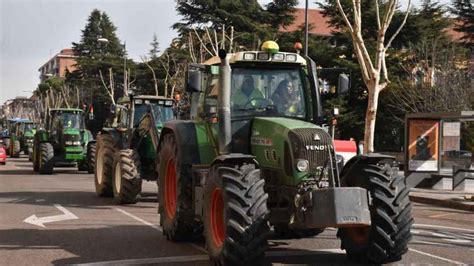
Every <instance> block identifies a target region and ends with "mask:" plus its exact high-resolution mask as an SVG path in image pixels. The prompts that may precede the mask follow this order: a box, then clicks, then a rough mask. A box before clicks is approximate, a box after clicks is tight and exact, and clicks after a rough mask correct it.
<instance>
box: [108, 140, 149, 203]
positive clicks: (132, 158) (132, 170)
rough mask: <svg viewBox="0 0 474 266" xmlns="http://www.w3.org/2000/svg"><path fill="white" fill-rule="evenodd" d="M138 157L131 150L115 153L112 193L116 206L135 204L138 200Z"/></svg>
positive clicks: (139, 182) (140, 181) (139, 186)
mask: <svg viewBox="0 0 474 266" xmlns="http://www.w3.org/2000/svg"><path fill="white" fill-rule="evenodd" d="M140 166H141V163H140V156H139V155H138V153H137V152H135V151H134V150H131V149H127V150H119V151H117V152H116V153H115V160H114V178H113V179H112V183H113V192H114V199H115V202H117V203H118V204H135V203H137V202H138V201H139V200H140V192H141V190H142V179H141V178H140V170H139V169H140Z"/></svg>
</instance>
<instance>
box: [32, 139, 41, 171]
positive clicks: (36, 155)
mask: <svg viewBox="0 0 474 266" xmlns="http://www.w3.org/2000/svg"><path fill="white" fill-rule="evenodd" d="M39 150H40V148H39V144H36V143H35V146H34V147H33V155H32V159H33V172H35V173H36V172H38V171H39V165H40V163H39V161H40V152H39Z"/></svg>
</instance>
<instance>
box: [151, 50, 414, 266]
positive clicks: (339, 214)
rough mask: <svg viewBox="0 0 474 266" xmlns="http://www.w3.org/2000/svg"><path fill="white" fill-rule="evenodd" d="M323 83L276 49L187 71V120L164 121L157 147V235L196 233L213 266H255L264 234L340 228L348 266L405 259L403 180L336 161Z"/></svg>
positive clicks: (390, 171) (407, 210) (381, 161)
mask: <svg viewBox="0 0 474 266" xmlns="http://www.w3.org/2000/svg"><path fill="white" fill-rule="evenodd" d="M341 84H344V83H343V82H341ZM318 86H319V85H318V78H317V73H316V64H315V63H314V61H313V60H311V59H310V58H308V57H303V56H301V55H299V54H297V53H287V52H279V48H278V45H277V44H276V43H275V42H265V43H264V44H263V46H262V51H248V52H237V53H233V54H227V53H226V52H225V51H222V50H221V51H220V52H219V57H215V58H212V59H210V60H208V61H207V62H206V63H204V64H193V65H190V66H189V69H188V72H187V91H188V92H189V93H191V94H192V100H191V102H192V103H191V104H192V106H191V118H192V119H193V120H191V121H180V120H175V121H170V122H167V123H165V126H164V128H163V129H162V132H161V136H160V142H159V146H158V154H159V155H158V167H159V174H158V175H159V179H158V187H159V203H160V204H159V214H160V224H161V226H162V231H163V234H164V235H165V236H166V237H167V238H168V239H170V240H186V239H190V238H193V237H196V235H199V234H201V233H202V234H203V236H204V238H205V241H206V247H207V250H208V253H209V255H210V258H211V260H213V261H214V263H216V264H226V265H229V264H231V265H232V264H238V265H262V264H261V263H262V260H263V259H264V251H265V249H266V246H267V237H268V234H269V230H270V228H269V226H273V228H274V231H275V233H276V234H282V235H286V236H288V235H293V236H296V237H298V236H299V237H304V236H311V235H317V234H318V233H320V232H322V231H323V230H324V229H325V228H328V227H336V228H338V232H337V236H338V237H339V238H340V239H341V248H342V249H345V250H346V253H347V256H348V258H349V259H350V260H354V261H364V262H370V263H385V262H389V261H396V260H400V259H401V256H402V255H403V254H404V253H406V252H407V243H408V241H409V240H410V238H411V234H410V227H411V224H412V221H413V219H412V216H411V203H410V202H409V199H408V189H407V188H406V187H405V182H404V179H403V177H401V176H398V175H397V171H396V170H395V167H396V166H395V160H394V158H392V157H389V156H384V155H380V154H360V155H356V156H355V157H353V158H352V159H350V160H349V161H348V162H345V163H344V162H342V160H343V158H342V156H337V155H336V153H335V148H334V145H333V140H332V138H331V136H330V135H329V134H328V132H327V130H325V129H324V127H323V125H322V123H323V122H324V119H323V116H322V107H321V106H322V105H321V99H320V98H321V95H320V90H319V87H318ZM347 90H348V87H347V88H345V87H344V86H341V87H340V88H339V92H340V94H342V93H343V92H346V91H347ZM343 164H344V166H343ZM201 228H202V230H203V231H202V230H201Z"/></svg>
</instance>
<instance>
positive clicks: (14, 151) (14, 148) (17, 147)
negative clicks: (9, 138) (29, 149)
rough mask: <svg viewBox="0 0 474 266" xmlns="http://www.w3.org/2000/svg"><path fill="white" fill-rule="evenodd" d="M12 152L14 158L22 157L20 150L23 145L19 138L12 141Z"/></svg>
mask: <svg viewBox="0 0 474 266" xmlns="http://www.w3.org/2000/svg"><path fill="white" fill-rule="evenodd" d="M12 145H13V146H12V152H11V155H10V156H11V157H12V158H20V152H21V145H20V141H19V140H15V141H14V142H13V143H12Z"/></svg>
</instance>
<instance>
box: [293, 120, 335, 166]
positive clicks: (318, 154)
mask: <svg viewBox="0 0 474 266" xmlns="http://www.w3.org/2000/svg"><path fill="white" fill-rule="evenodd" d="M288 137H289V139H290V142H291V144H290V146H291V149H292V151H293V156H294V157H293V158H294V159H306V160H308V161H309V172H310V173H312V174H319V173H320V171H321V169H322V167H324V166H325V164H326V161H327V160H328V158H329V156H330V154H331V152H332V150H333V145H332V139H331V137H330V136H329V134H328V133H327V132H326V131H324V130H323V129H320V128H300V129H294V130H291V131H290V132H289V133H288ZM328 166H329V163H328Z"/></svg>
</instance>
